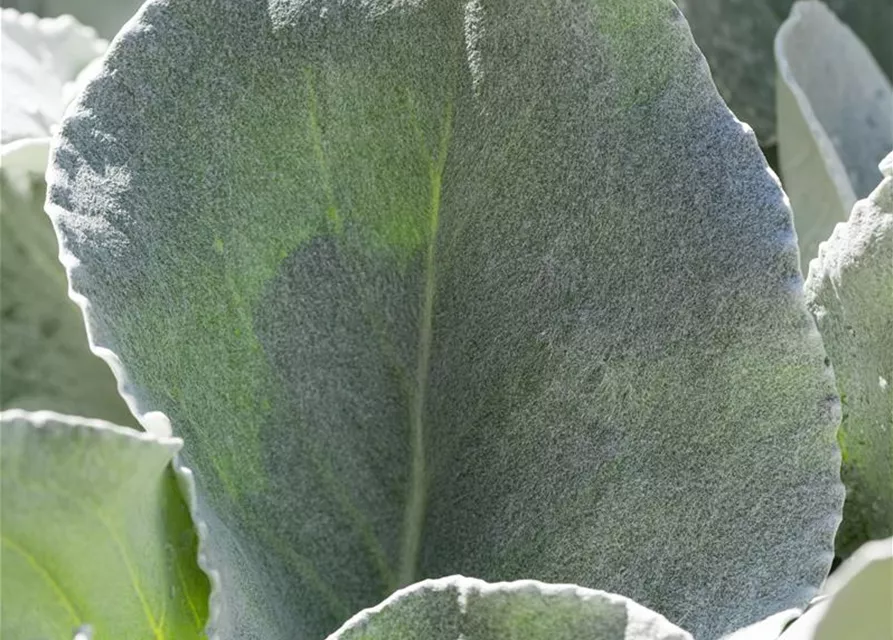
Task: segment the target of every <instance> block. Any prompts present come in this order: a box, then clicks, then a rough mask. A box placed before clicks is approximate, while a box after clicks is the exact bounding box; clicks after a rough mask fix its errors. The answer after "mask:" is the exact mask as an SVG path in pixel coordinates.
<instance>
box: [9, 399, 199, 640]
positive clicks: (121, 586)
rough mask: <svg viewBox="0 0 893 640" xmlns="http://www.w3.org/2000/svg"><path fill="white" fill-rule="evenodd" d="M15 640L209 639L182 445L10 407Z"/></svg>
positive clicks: (104, 424) (11, 585)
mask: <svg viewBox="0 0 893 640" xmlns="http://www.w3.org/2000/svg"><path fill="white" fill-rule="evenodd" d="M0 436H2V440H3V447H2V450H0V456H2V459H0V462H2V465H0V479H2V489H0V491H2V502H0V505H2V514H0V515H2V518H0V534H2V538H0V541H2V554H3V581H2V586H0V601H2V605H0V614H2V615H0V632H2V636H3V637H4V638H9V639H10V640H15V639H17V638H23V639H24V638H46V639H47V640H71V638H72V637H74V634H75V632H76V630H77V629H79V628H83V627H87V628H90V629H91V630H92V631H93V632H94V635H93V637H94V638H95V639H96V640H106V639H112V638H114V639H115V640H148V639H151V640H174V639H176V640H188V639H189V638H199V637H203V636H202V635H201V630H202V628H203V626H204V623H205V620H206V618H207V608H208V604H207V603H208V591H209V588H208V581H207V579H206V578H205V575H204V574H203V573H202V572H201V570H200V569H199V568H198V565H197V563H196V558H197V555H196V554H197V549H196V536H195V533H194V531H193V526H192V520H191V519H190V515H189V511H188V509H187V507H186V504H185V503H184V501H183V498H182V496H181V494H180V490H179V488H178V487H177V481H176V479H175V477H174V473H173V471H172V469H171V467H170V465H169V462H170V460H171V458H172V457H173V455H174V454H175V453H176V451H177V449H179V447H180V444H181V442H180V441H179V440H177V439H173V438H164V439H160V438H156V437H154V436H151V435H149V434H147V433H143V432H140V431H134V430H133V429H127V428H124V427H118V426H115V425H112V424H110V423H107V422H103V421H99V420H87V419H85V418H77V417H73V416H64V415H61V414H57V413H51V412H48V411H41V412H37V413H28V412H25V411H19V410H11V411H4V412H3V413H0Z"/></svg>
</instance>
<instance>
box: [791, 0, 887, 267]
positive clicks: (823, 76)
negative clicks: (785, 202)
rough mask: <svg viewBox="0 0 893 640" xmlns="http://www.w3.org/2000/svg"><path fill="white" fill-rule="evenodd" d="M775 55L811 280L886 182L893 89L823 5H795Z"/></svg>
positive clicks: (798, 219)
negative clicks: (840, 226) (836, 236)
mask: <svg viewBox="0 0 893 640" xmlns="http://www.w3.org/2000/svg"><path fill="white" fill-rule="evenodd" d="M891 24H893V22H891ZM775 51H776V59H777V61H778V153H779V161H780V164H781V173H782V177H783V178H784V182H785V189H786V191H787V192H788V194H789V195H790V198H791V206H792V207H793V209H794V223H795V227H796V229H797V236H798V239H799V244H800V259H801V264H802V270H803V273H804V274H805V273H807V271H808V269H809V261H810V260H812V259H813V258H815V257H816V255H817V254H818V246H819V243H820V242H823V241H824V240H826V239H827V238H828V236H830V235H831V231H832V230H833V229H834V225H835V224H836V223H838V222H843V221H844V220H845V219H846V217H847V215H848V214H849V212H850V209H852V207H853V205H854V204H855V203H856V199H857V198H864V197H866V196H867V195H868V194H869V193H870V192H871V190H872V189H874V187H876V186H877V183H878V181H879V180H880V178H881V174H880V173H879V172H878V169H877V167H878V163H879V162H880V161H881V159H882V158H883V157H884V156H885V155H886V154H887V152H888V151H889V150H890V149H891V148H893V90H891V88H890V81H889V80H888V79H887V77H886V76H885V75H884V73H883V71H882V70H881V68H880V67H879V66H878V65H877V63H876V62H875V61H874V59H873V58H872V57H871V53H869V51H868V49H866V47H865V45H864V44H862V42H860V41H859V39H858V38H857V37H856V36H855V35H854V34H853V32H852V31H851V30H850V29H849V28H848V27H847V26H846V25H845V24H843V23H842V22H841V21H840V20H839V19H838V18H837V17H836V16H835V15H834V14H833V13H832V12H831V11H830V10H829V9H828V8H827V7H826V6H825V5H824V4H822V3H821V2H817V1H815V0H808V1H804V2H798V3H797V4H795V5H794V8H793V10H792V11H791V16H790V18H788V20H787V21H785V23H784V25H783V26H782V28H781V29H780V30H779V32H778V36H777V38H776V43H775Z"/></svg>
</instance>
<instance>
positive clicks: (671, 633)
mask: <svg viewBox="0 0 893 640" xmlns="http://www.w3.org/2000/svg"><path fill="white" fill-rule="evenodd" d="M422 638H425V639H426V640H455V639H456V638H473V639H474V640H515V639H517V638H524V639H525V640H580V639H581V638H598V639H599V640H691V636H690V635H689V634H688V633H686V632H685V631H683V630H682V629H680V628H679V627H677V626H675V625H673V624H671V623H670V622H668V621H667V619H666V618H664V617H663V616H661V615H658V614H656V613H654V612H653V611H649V610H648V609H646V608H645V607H642V606H639V605H637V604H636V603H635V602H633V601H631V600H629V599H627V598H624V597H622V596H618V595H614V594H612V593H605V592H603V591H592V590H591V589H584V588H582V587H578V586H575V585H552V584H543V583H542V582H534V581H532V580H524V581H518V582H502V583H497V584H487V583H486V582H483V581H481V580H475V579H473V578H465V577H462V576H451V577H449V578H440V579H439V580H426V581H424V582H419V583H417V584H414V585H412V586H410V587H407V588H405V589H401V590H400V591H398V592H397V593H395V594H394V595H392V596H391V597H389V598H388V599H387V600H385V601H384V602H382V603H381V604H380V605H378V606H377V607H375V608H373V609H368V610H365V611H361V612H360V613H358V614H357V615H355V616H354V617H353V618H351V619H350V620H349V621H348V622H347V623H346V624H345V625H344V626H343V627H342V628H341V629H339V630H338V631H337V632H336V633H334V634H333V635H332V636H330V638H329V640H421V639H422Z"/></svg>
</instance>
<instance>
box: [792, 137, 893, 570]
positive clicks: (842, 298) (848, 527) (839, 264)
mask: <svg viewBox="0 0 893 640" xmlns="http://www.w3.org/2000/svg"><path fill="white" fill-rule="evenodd" d="M883 170H884V174H885V177H884V179H883V181H882V182H881V184H880V185H879V186H878V187H877V189H875V190H874V191H873V192H872V193H871V195H870V196H869V197H868V198H867V199H865V200H861V201H859V202H858V203H857V204H856V206H855V207H854V208H853V212H852V214H851V215H850V218H849V220H848V221H847V222H846V223H845V224H839V225H837V228H836V229H835V230H834V233H833V234H832V236H831V238H830V240H828V242H827V243H826V244H823V245H822V248H821V250H820V251H819V257H818V259H817V260H815V261H813V263H812V265H811V268H810V271H809V278H808V280H807V282H806V294H807V301H808V304H809V307H810V309H811V310H812V312H813V314H814V315H815V319H816V322H817V324H818V327H819V330H820V331H821V333H822V338H823V339H824V341H825V347H826V348H827V350H828V356H829V357H830V358H831V362H832V363H833V366H834V372H835V374H836V377H837V384H838V387H839V389H840V393H841V396H842V397H843V399H844V412H843V423H842V424H841V428H840V433H839V436H838V437H839V439H840V443H841V449H842V451H843V468H842V477H843V481H844V483H845V484H846V487H847V499H846V504H845V506H844V520H843V523H842V525H841V528H840V531H839V532H838V535H837V547H838V552H839V553H840V554H841V555H843V556H847V555H849V554H850V553H852V552H853V551H854V550H855V549H856V548H857V547H858V546H859V545H861V544H862V543H864V542H865V541H867V540H875V539H879V538H884V537H888V536H891V535H893V153H891V154H890V155H889V156H887V159H886V161H885V164H884V165H883Z"/></svg>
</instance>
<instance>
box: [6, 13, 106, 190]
mask: <svg viewBox="0 0 893 640" xmlns="http://www.w3.org/2000/svg"><path fill="white" fill-rule="evenodd" d="M0 32H2V35H3V37H2V39H0V43H2V44H0V47H2V56H0V60H2V63H0V71H2V81H3V99H2V110H3V111H2V119H0V120H2V126H0V151H2V163H3V167H4V168H5V169H9V168H11V167H20V168H24V169H28V170H30V171H32V172H34V173H37V174H39V175H43V173H44V170H45V168H46V162H47V152H48V150H49V141H50V133H51V128H52V126H53V125H56V124H58V123H59V121H60V120H61V119H62V112H63V111H64V109H65V106H66V105H67V104H68V102H69V101H70V99H71V97H72V96H73V86H74V85H76V84H77V80H78V75H79V74H80V72H81V71H82V70H83V69H84V68H85V67H87V66H88V64H89V63H90V62H91V61H92V60H94V59H95V58H96V57H97V56H99V55H100V54H101V53H102V52H103V51H104V50H105V47H106V42H105V41H104V40H101V39H99V38H98V37H97V36H96V32H95V31H94V30H93V29H91V28H89V27H85V26H83V25H82V24H80V23H78V22H77V21H76V20H75V19H74V18H72V17H71V16H63V17H61V18H53V19H39V18H38V17H37V16H35V15H33V14H22V13H19V12H18V11H16V10H15V9H3V11H2V13H0Z"/></svg>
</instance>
